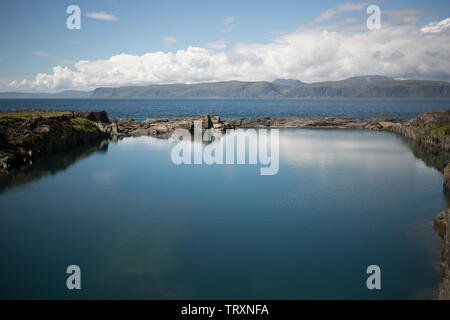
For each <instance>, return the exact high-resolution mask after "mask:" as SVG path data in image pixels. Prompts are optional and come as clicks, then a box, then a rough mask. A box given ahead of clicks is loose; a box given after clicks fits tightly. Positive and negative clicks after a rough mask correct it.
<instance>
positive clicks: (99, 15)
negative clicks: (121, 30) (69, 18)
mask: <svg viewBox="0 0 450 320" xmlns="http://www.w3.org/2000/svg"><path fill="white" fill-rule="evenodd" d="M86 17H88V18H91V19H97V20H106V21H117V17H116V16H115V15H113V14H109V13H106V12H103V11H102V12H88V13H86Z"/></svg>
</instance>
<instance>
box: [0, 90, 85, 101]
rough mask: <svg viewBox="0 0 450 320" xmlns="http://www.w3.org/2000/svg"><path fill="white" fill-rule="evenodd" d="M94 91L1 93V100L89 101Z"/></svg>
mask: <svg viewBox="0 0 450 320" xmlns="http://www.w3.org/2000/svg"><path fill="white" fill-rule="evenodd" d="M92 92H93V91H76V90H66V91H61V92H58V93H26V92H0V99H88V98H90V97H91V96H92Z"/></svg>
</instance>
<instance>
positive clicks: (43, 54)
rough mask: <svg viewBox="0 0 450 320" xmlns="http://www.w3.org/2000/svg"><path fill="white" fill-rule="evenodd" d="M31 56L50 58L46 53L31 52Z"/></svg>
mask: <svg viewBox="0 0 450 320" xmlns="http://www.w3.org/2000/svg"><path fill="white" fill-rule="evenodd" d="M31 54H33V55H35V56H40V57H46V56H48V54H47V52H44V51H33V52H31Z"/></svg>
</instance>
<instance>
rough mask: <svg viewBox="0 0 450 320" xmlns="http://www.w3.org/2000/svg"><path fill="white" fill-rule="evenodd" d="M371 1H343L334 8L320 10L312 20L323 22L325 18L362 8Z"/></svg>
mask: <svg viewBox="0 0 450 320" xmlns="http://www.w3.org/2000/svg"><path fill="white" fill-rule="evenodd" d="M373 2H374V1H363V2H344V3H341V4H339V5H337V6H336V7H334V8H331V9H329V10H327V11H325V12H322V13H321V14H319V15H318V16H317V17H316V18H315V19H314V21H315V22H323V21H325V20H329V19H331V18H333V17H335V16H337V15H339V14H341V13H344V12H350V11H357V10H362V9H364V8H366V7H367V6H368V5H369V4H371V3H373ZM375 2H376V1H375Z"/></svg>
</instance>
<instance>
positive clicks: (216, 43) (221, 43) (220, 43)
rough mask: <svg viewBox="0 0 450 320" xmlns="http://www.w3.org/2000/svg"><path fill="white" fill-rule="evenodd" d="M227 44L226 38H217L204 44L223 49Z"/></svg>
mask: <svg viewBox="0 0 450 320" xmlns="http://www.w3.org/2000/svg"><path fill="white" fill-rule="evenodd" d="M227 45H228V41H226V40H217V41H213V42H210V43H207V44H206V47H207V48H209V49H225V48H226V47H227Z"/></svg>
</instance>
